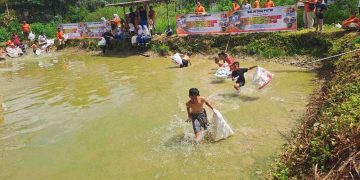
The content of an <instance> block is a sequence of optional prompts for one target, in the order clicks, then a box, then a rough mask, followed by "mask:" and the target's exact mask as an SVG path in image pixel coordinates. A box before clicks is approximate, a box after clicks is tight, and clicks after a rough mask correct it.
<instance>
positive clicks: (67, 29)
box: [59, 22, 106, 39]
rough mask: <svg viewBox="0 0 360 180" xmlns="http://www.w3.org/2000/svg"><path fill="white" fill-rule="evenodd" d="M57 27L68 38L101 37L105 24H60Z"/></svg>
mask: <svg viewBox="0 0 360 180" xmlns="http://www.w3.org/2000/svg"><path fill="white" fill-rule="evenodd" d="M59 27H60V28H61V29H62V31H63V32H64V34H66V35H68V37H69V39H80V38H101V36H102V34H103V33H104V32H105V31H106V24H104V23H102V22H86V23H72V24H61V25H60V26H59Z"/></svg>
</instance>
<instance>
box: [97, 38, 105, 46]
mask: <svg viewBox="0 0 360 180" xmlns="http://www.w3.org/2000/svg"><path fill="white" fill-rule="evenodd" d="M97 45H98V46H105V45H106V40H105V38H103V37H102V38H101V40H100V41H99V42H98V44H97Z"/></svg>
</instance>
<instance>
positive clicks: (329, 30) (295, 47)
mask: <svg viewBox="0 0 360 180" xmlns="http://www.w3.org/2000/svg"><path fill="white" fill-rule="evenodd" d="M358 41H359V37H357V36H356V34H354V33H349V32H347V31H343V30H341V29H336V28H333V27H330V26H327V27H326V28H325V30H324V32H323V33H317V32H314V30H312V31H309V30H300V31H297V32H278V33H252V34H240V35H231V36H228V35H226V36H186V37H170V38H160V39H156V40H154V41H153V42H152V49H153V50H154V51H156V52H158V53H163V54H164V53H166V51H172V52H193V53H203V54H215V53H218V52H220V51H224V50H225V49H226V46H227V44H228V42H229V45H228V52H229V53H230V54H233V55H241V54H244V55H259V56H261V57H264V58H274V57H284V56H294V55H306V56H313V57H324V56H328V55H332V54H336V53H338V52H341V51H342V50H345V49H351V48H355V46H356V43H357V42H358ZM348 47H349V48H348Z"/></svg>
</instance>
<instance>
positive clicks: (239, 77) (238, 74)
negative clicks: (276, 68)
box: [231, 62, 257, 92]
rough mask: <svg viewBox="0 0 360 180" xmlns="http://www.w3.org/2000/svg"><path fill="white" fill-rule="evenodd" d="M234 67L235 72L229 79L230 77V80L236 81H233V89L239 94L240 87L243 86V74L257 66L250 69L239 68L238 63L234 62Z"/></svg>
mask: <svg viewBox="0 0 360 180" xmlns="http://www.w3.org/2000/svg"><path fill="white" fill-rule="evenodd" d="M234 65H235V70H234V71H233V72H232V74H231V77H232V80H233V81H234V80H236V81H235V85H234V88H235V89H236V90H237V91H238V92H240V87H242V86H244V85H245V76H244V74H245V73H246V72H247V71H248V70H251V69H254V68H256V67H257V66H252V67H250V68H240V67H239V66H240V64H239V62H234Z"/></svg>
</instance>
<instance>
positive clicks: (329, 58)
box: [307, 49, 360, 64]
mask: <svg viewBox="0 0 360 180" xmlns="http://www.w3.org/2000/svg"><path fill="white" fill-rule="evenodd" d="M356 51H360V49H355V50H353V51H349V52H344V53H341V54H337V55H334V56H330V57H326V58H322V59H318V60H315V61H311V62H308V63H307V64H312V63H314V62H319V61H324V60H327V59H331V58H334V57H339V56H342V55H345V54H349V53H353V52H356Z"/></svg>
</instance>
